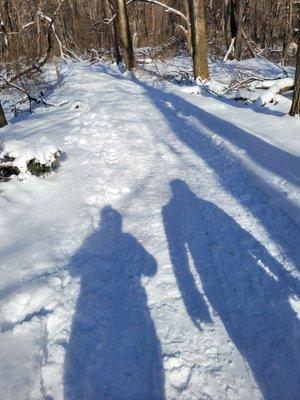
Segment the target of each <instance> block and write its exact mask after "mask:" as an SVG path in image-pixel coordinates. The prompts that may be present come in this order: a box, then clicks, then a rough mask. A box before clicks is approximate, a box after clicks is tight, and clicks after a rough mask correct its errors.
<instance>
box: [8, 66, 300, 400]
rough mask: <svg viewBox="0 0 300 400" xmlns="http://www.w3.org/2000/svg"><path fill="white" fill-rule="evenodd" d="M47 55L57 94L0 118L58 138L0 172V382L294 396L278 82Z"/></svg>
mask: <svg viewBox="0 0 300 400" xmlns="http://www.w3.org/2000/svg"><path fill="white" fill-rule="evenodd" d="M174 63H176V62H175V61H173V62H172V63H170V64H172V65H171V67H169V68H170V69H171V70H172V69H173V68H174ZM183 63H185V65H188V63H189V61H188V60H186V59H185V60H183V59H182V60H181V61H180V63H179V64H180V69H182V68H183V66H182V65H183ZM147 65H148V64H147ZM150 67H151V66H150ZM152 68H153V66H152ZM164 68H166V73H167V72H168V70H167V65H164ZM265 68H267V66H265ZM62 72H63V85H62V86H61V87H60V88H57V89H56V90H55V91H54V92H53V93H52V94H51V95H50V97H49V101H51V102H52V103H55V104H59V103H62V102H64V105H62V106H61V107H59V108H48V109H47V110H46V111H43V109H40V108H38V109H36V110H35V113H33V114H32V115H31V116H29V117H28V118H26V119H22V120H18V121H17V122H16V123H11V124H9V125H8V126H7V127H5V128H3V129H1V132H0V134H1V139H4V140H5V141H6V140H7V143H13V144H14V146H16V147H15V149H20V148H22V149H23V145H24V143H26V144H28V146H29V147H28V148H29V149H31V150H30V152H32V151H33V147H32V146H39V145H42V148H43V149H44V144H46V143H48V144H51V146H52V144H53V143H54V144H55V146H57V147H58V148H59V149H61V151H63V153H64V154H65V155H66V156H65V157H64V160H63V161H62V163H61V166H60V168H59V169H58V170H57V172H56V173H55V174H51V175H49V176H47V177H45V178H43V179H41V178H38V177H35V176H29V177H28V179H26V180H23V181H19V180H17V179H15V180H11V181H9V182H3V183H1V187H0V190H1V191H0V208H1V210H5V212H2V213H1V216H0V235H1V244H0V257H1V265H0V330H1V337H0V353H1V361H0V383H1V384H0V398H1V399H5V400H9V399H14V400H19V399H20V400H21V399H22V400H24V399H31V400H41V399H47V400H50V399H54V400H60V399H64V400H77V399H78V400H79V399H83V398H86V399H97V400H101V399H111V400H116V399H124V400H126V399H128V400H129V399H130V400H138V399H142V398H145V399H149V400H150V399H151V400H159V399H168V400H171V399H172V400H175V399H176V400H200V399H201V400H202V399H210V400H211V399H213V400H226V399H228V400H229V399H230V400H232V399H233V400H240V399H243V400H260V399H270V400H277V399H278V400H281V399H289V400H296V399H297V397H298V393H299V392H300V384H299V374H300V360H299V357H298V354H299V351H300V314H299V304H300V302H299V260H300V219H299V218H300V217H299V209H300V185H299V180H300V177H299V171H300V162H299V155H300V137H299V132H300V120H299V119H297V118H292V117H289V116H288V115H286V114H287V111H288V108H289V106H290V100H289V99H288V98H285V97H282V99H281V101H280V102H279V104H277V105H276V106H275V105H274V104H267V105H266V106H265V107H263V108H261V107H257V106H256V105H255V104H253V105H252V104H250V105H249V104H248V105H245V104H244V102H234V101H233V100H230V99H227V98H221V97H218V96H214V95H213V94H211V93H208V92H207V91H206V90H205V88H202V87H201V86H195V85H191V86H184V85H181V86H180V85H177V84H173V83H169V82H164V81H158V80H157V77H153V78H151V77H150V76H149V74H147V73H146V72H143V73H142V72H140V73H137V74H136V76H135V77H131V78H130V77H124V76H123V75H121V74H120V72H119V71H118V69H117V68H115V67H112V66H108V65H93V66H90V65H88V64H87V63H77V64H67V65H65V66H64V67H63V71H62ZM66 101H67V103H65V102H66ZM12 122H14V121H12ZM29 144H30V145H29ZM25 148H26V149H27V147H25ZM36 148H37V147H35V149H36ZM55 148H56V147H55ZM26 152H27V150H26ZM26 152H25V150H24V151H23V150H22V151H21V153H20V154H27V153H26ZM36 153H37V151H36V150H35V154H36ZM18 154H19V153H18ZM31 155H32V153H31Z"/></svg>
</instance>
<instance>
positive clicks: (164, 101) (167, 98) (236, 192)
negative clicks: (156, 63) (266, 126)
mask: <svg viewBox="0 0 300 400" xmlns="http://www.w3.org/2000/svg"><path fill="white" fill-rule="evenodd" d="M113 76H114V77H115V78H119V77H118V76H116V75H113ZM135 83H136V84H137V85H139V86H140V87H142V88H143V89H144V90H145V94H146V95H147V96H148V97H149V98H150V100H151V101H152V103H153V105H154V106H155V107H156V108H157V109H158V110H159V111H160V112H161V114H162V115H163V116H164V117H165V118H166V120H167V122H168V124H169V126H170V128H171V130H172V132H173V133H174V134H175V135H176V136H177V138H178V139H179V140H181V141H182V142H183V143H184V144H186V145H187V146H188V147H189V148H190V149H191V150H193V151H194V152H195V153H196V154H197V155H198V156H199V158H201V159H202V160H204V161H205V162H206V163H207V165H208V166H210V167H211V168H212V169H213V170H214V171H215V173H216V174H217V176H218V178H219V181H220V183H221V184H222V186H223V187H224V188H225V189H226V190H228V191H229V192H230V194H231V195H233V196H234V197H235V198H237V199H238V201H239V202H240V203H241V204H242V205H243V206H244V207H246V208H248V209H249V210H250V212H251V213H252V215H254V216H255V217H256V218H258V219H259V220H260V222H261V223H262V224H263V225H264V227H265V228H266V229H267V231H268V234H269V235H270V236H271V237H272V238H273V239H274V240H275V242H277V243H278V244H279V245H280V247H281V248H282V249H283V250H284V251H285V254H286V255H287V256H288V257H289V258H290V260H292V261H293V263H294V264H295V266H296V267H298V268H299V267H300V266H299V257H300V235H299V229H298V228H297V227H296V226H295V225H294V224H292V223H291V222H290V220H288V219H287V218H286V217H285V216H284V215H283V214H282V213H280V212H279V213H278V214H277V215H278V216H280V218H276V217H275V215H274V212H273V211H272V210H271V207H270V206H268V210H267V213H266V207H258V206H257V203H258V204H266V202H265V201H264V200H263V198H262V196H261V195H260V194H259V192H258V190H256V189H254V188H252V190H251V189H250V190H249V187H248V185H247V181H248V178H247V175H248V174H252V175H253V178H254V180H255V181H258V182H260V183H261V185H263V186H264V187H265V188H266V192H267V193H268V195H269V196H270V199H272V198H274V199H277V198H278V196H281V195H280V194H279V193H278V192H277V190H276V189H275V188H274V186H271V185H269V184H268V183H267V182H266V181H265V180H264V181H263V180H262V178H261V177H260V176H258V174H257V173H255V172H250V171H249V172H247V173H246V172H245V171H246V170H245V168H241V164H240V159H239V158H238V156H235V155H234V154H233V153H232V152H230V153H229V151H228V150H226V147H225V148H224V147H222V146H219V145H217V144H216V143H215V142H214V140H213V139H212V138H211V136H210V135H207V134H206V132H205V131H206V130H208V131H210V132H211V131H212V132H216V133H217V134H219V135H220V137H224V138H225V139H226V140H228V141H230V142H231V143H232V144H234V145H235V146H237V148H238V149H240V151H242V152H245V153H247V156H248V157H249V158H250V159H251V160H252V161H253V162H255V163H256V164H257V165H259V166H261V167H263V168H264V169H266V170H269V171H270V172H272V173H274V174H276V175H278V177H281V178H283V179H284V180H286V181H289V182H291V183H292V184H294V185H296V186H297V185H299V184H300V176H299V158H297V157H296V156H294V155H293V154H289V153H287V152H285V151H284V150H281V149H279V148H278V147H275V146H273V145H271V144H269V143H267V142H265V141H263V140H262V139H260V138H258V137H256V136H255V135H252V134H251V133H249V132H246V131H245V130H243V129H241V128H239V127H238V126H236V125H235V124H232V123H230V122H227V121H224V120H222V119H220V118H218V117H217V116H215V115H213V114H210V113H208V112H206V111H204V110H203V109H201V108H200V107H198V106H195V105H193V104H192V103H189V102H187V101H186V100H185V99H184V98H182V97H181V96H178V95H175V94H174V93H167V92H164V91H162V90H160V89H157V88H154V87H152V86H149V85H147V84H146V83H143V82H141V81H139V80H137V79H136V80H135ZM190 117H192V119H190ZM274 160H276V161H277V164H275V163H274ZM253 189H254V190H253ZM249 194H251V195H250V196H249ZM281 198H282V197H281ZM257 200H258V202H257ZM282 201H284V204H285V207H286V209H290V210H292V211H291V212H292V213H293V214H294V215H298V214H299V209H298V208H297V206H296V205H295V204H294V203H292V202H291V201H290V200H289V199H288V198H284V200H282ZM278 223H279V224H280V225H279V224H278ZM288 232H289V233H288Z"/></svg>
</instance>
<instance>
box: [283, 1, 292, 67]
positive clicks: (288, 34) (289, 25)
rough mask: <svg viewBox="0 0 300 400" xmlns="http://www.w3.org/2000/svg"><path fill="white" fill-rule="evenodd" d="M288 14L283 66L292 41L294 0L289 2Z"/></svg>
mask: <svg viewBox="0 0 300 400" xmlns="http://www.w3.org/2000/svg"><path fill="white" fill-rule="evenodd" d="M287 1H288V4H287V7H288V13H287V21H286V29H285V34H284V40H283V52H282V65H284V64H285V60H286V58H287V55H288V51H289V45H290V40H291V33H292V25H293V0H287Z"/></svg>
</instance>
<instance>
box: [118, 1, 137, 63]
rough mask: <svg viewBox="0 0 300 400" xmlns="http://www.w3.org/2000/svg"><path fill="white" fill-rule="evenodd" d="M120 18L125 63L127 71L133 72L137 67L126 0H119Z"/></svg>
mask: <svg viewBox="0 0 300 400" xmlns="http://www.w3.org/2000/svg"><path fill="white" fill-rule="evenodd" d="M118 17H119V29H120V42H121V46H122V48H123V52H124V62H125V68H126V70H127V71H131V70H132V69H133V68H134V67H135V66H136V63H135V58H134V52H133V46H132V38H131V32H130V25H129V20H128V14H127V7H126V0H118Z"/></svg>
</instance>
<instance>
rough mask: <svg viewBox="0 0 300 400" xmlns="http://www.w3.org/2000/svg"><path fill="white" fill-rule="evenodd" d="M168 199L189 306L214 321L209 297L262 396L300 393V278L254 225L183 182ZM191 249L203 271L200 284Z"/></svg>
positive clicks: (169, 227) (272, 398) (273, 398)
mask: <svg viewBox="0 0 300 400" xmlns="http://www.w3.org/2000/svg"><path fill="white" fill-rule="evenodd" d="M171 190H172V198H171V200H170V201H169V203H168V204H167V205H166V206H165V207H163V211H162V213H163V219H164V225H165V231H166V235H167V238H168V245H169V250H170V256H171V261H172V264H173V268H174V273H175V275H176V278H177V282H178V286H179V288H180V290H181V293H182V297H183V301H184V303H185V306H186V310H187V312H188V314H189V315H190V317H191V319H192V321H193V322H194V324H195V325H196V326H198V327H199V328H200V327H201V325H203V324H205V323H211V322H212V321H211V317H210V315H209V310H208V307H207V305H206V304H207V303H206V301H208V303H209V304H210V305H211V307H212V309H213V310H214V312H215V313H216V314H217V315H218V316H219V318H220V319H221V320H222V322H223V325H224V327H225V329H226V330H227V332H228V335H229V337H230V338H231V340H232V341H233V343H234V344H235V346H236V348H237V349H238V350H239V352H240V353H241V355H242V356H243V357H244V358H245V359H246V360H247V362H248V365H249V366H250V368H251V370H252V373H253V376H254V378H255V379H256V381H257V383H258V385H259V387H260V389H261V392H262V394H263V396H264V399H267V400H283V399H284V400H298V399H300V324H299V320H298V319H297V316H296V313H295V312H294V311H293V309H292V307H291V304H290V302H289V299H290V296H294V295H297V296H299V282H298V281H296V280H295V279H293V278H292V277H291V275H290V274H289V273H288V272H287V271H286V270H285V269H284V268H283V266H282V265H280V264H279V263H278V262H277V261H276V260H275V259H274V258H273V257H272V256H271V255H270V254H269V253H268V251H267V250H266V248H265V247H264V246H263V245H262V244H261V243H259V242H258V241H257V240H256V239H255V238H254V237H253V236H252V235H250V233H248V232H247V231H245V230H244V229H242V228H241V227H240V226H239V225H238V223H237V222H235V221H234V219H233V218H231V217H230V216H229V215H227V214H226V213H225V212H224V211H222V210H221V209H220V208H219V207H217V206H216V205H214V204H212V203H210V202H207V201H204V200H202V199H199V198H198V197H197V196H196V195H195V194H194V193H193V192H192V191H191V190H190V189H189V187H188V186H187V185H186V183H185V182H183V181H180V180H174V181H172V182H171ZM188 253H190V255H191V259H192V260H193V263H194V267H195V270H196V272H197V273H198V274H199V276H200V279H201V282H202V288H203V292H204V294H205V297H206V301H205V299H204V297H203V295H202V294H201V293H200V291H199V290H198V288H197V286H196V283H195V280H194V276H193V274H192V272H191V271H192V269H191V266H190V264H189V257H188Z"/></svg>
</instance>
